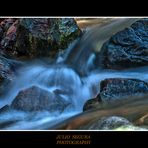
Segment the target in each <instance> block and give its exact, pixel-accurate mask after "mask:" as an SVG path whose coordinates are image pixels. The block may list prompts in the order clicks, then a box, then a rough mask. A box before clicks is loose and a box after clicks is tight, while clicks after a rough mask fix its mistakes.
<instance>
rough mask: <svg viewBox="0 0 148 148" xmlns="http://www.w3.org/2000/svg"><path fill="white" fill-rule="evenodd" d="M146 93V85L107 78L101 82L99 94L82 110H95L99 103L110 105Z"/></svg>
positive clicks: (129, 80) (135, 80)
mask: <svg viewBox="0 0 148 148" xmlns="http://www.w3.org/2000/svg"><path fill="white" fill-rule="evenodd" d="M147 93H148V83H147V82H144V81H141V80H137V79H128V78H109V79H105V80H103V81H101V83H100V93H99V94H98V95H97V96H96V98H93V99H90V100H88V101H87V102H86V103H85V104H84V107H83V110H84V111H86V110H90V109H94V108H97V106H99V105H100V103H110V102H113V101H117V100H122V99H123V98H127V97H132V96H138V95H143V94H147Z"/></svg>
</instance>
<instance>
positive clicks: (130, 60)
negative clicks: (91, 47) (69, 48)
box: [95, 18, 148, 69]
mask: <svg viewBox="0 0 148 148" xmlns="http://www.w3.org/2000/svg"><path fill="white" fill-rule="evenodd" d="M97 57H98V58H96V61H95V63H96V64H99V65H101V66H103V67H105V68H110V69H125V68H133V67H138V66H147V65H148V19H147V18H145V19H141V20H139V21H137V22H135V23H133V24H132V25H131V27H129V28H125V29H124V30H122V31H120V32H118V33H116V34H115V35H113V36H112V37H111V38H110V39H109V40H108V41H107V42H105V43H104V45H103V46H102V48H101V52H100V53H99V54H98V56H97Z"/></svg>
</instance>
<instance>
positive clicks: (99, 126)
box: [88, 116, 146, 131]
mask: <svg viewBox="0 0 148 148" xmlns="http://www.w3.org/2000/svg"><path fill="white" fill-rule="evenodd" d="M88 129H89V130H119V131H121V130H146V128H141V127H136V126H134V125H133V124H132V123H131V122H130V121H128V120H127V119H126V118H123V117H119V116H110V117H103V118H101V119H99V120H95V121H94V122H92V123H91V124H90V125H89V127H88Z"/></svg>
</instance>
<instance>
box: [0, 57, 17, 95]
mask: <svg viewBox="0 0 148 148" xmlns="http://www.w3.org/2000/svg"><path fill="white" fill-rule="evenodd" d="M18 65H19V64H17V62H14V61H11V60H9V59H6V58H4V57H2V56H0V95H1V94H3V92H4V91H6V90H5V86H6V85H7V84H8V83H10V82H11V81H12V80H13V79H14V76H15V71H16V69H17V67H19V66H18Z"/></svg>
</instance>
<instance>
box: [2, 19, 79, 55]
mask: <svg viewBox="0 0 148 148" xmlns="http://www.w3.org/2000/svg"><path fill="white" fill-rule="evenodd" d="M4 21H6V22H9V23H5V22H4ZM4 21H3V22H1V24H2V25H1V26H3V27H1V28H0V34H2V38H1V44H0V45H1V48H2V50H3V51H4V53H5V54H6V55H8V56H10V57H13V58H35V57H40V56H44V57H55V56H56V55H57V54H58V53H59V52H60V51H61V52H62V51H63V50H64V49H65V48H67V47H68V45H69V44H70V43H71V42H72V41H74V40H75V39H76V38H77V37H79V36H80V34H81V30H80V29H79V28H78V26H77V24H76V22H75V20H74V19H72V18H22V19H15V20H13V19H5V20H4Z"/></svg>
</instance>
